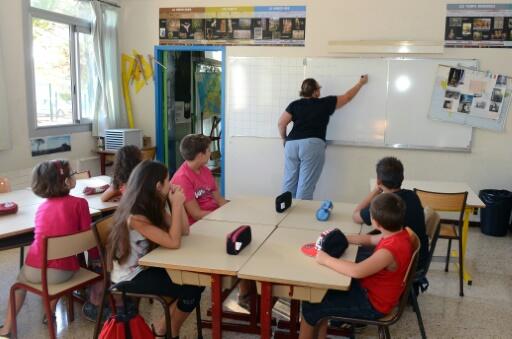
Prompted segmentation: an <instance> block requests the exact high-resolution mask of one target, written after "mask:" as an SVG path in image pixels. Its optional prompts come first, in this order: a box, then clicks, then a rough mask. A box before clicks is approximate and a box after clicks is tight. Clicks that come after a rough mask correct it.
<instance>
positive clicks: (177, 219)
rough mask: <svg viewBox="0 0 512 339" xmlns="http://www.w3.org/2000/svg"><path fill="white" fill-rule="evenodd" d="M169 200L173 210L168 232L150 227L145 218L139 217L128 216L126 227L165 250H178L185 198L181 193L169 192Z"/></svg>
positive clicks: (153, 226)
mask: <svg viewBox="0 0 512 339" xmlns="http://www.w3.org/2000/svg"><path fill="white" fill-rule="evenodd" d="M169 199H170V200H171V208H172V210H173V213H172V215H171V219H172V221H171V227H169V231H167V232H166V231H164V230H162V229H161V228H159V227H156V226H155V225H152V224H151V223H150V222H149V220H148V219H147V218H146V217H144V216H141V215H132V216H130V218H129V219H128V225H129V226H130V227H132V228H133V229H134V230H136V231H138V232H139V233H140V234H142V235H143V236H144V237H145V238H147V239H149V240H151V241H152V242H154V243H156V244H158V245H160V246H163V247H166V248H179V247H180V246H181V234H182V230H183V228H182V227H180V226H181V218H182V211H183V208H182V206H183V201H184V200H185V196H184V195H183V192H175V193H172V192H169ZM173 226H175V227H173ZM176 226H178V227H176Z"/></svg>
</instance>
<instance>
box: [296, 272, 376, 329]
mask: <svg viewBox="0 0 512 339" xmlns="http://www.w3.org/2000/svg"><path fill="white" fill-rule="evenodd" d="M302 315H303V316H304V319H305V320H306V322H307V323H308V324H309V325H311V326H315V325H316V324H317V323H318V322H319V321H320V320H322V319H325V318H327V317H333V316H340V317H352V318H362V319H370V320H373V319H379V318H382V317H383V316H384V314H382V313H380V312H379V311H377V310H375V309H374V308H373V306H372V305H371V304H370V300H368V295H367V293H366V290H365V289H363V288H362V287H361V284H360V283H359V280H357V279H352V286H351V287H350V290H348V291H335V290H328V291H327V293H326V294H325V296H324V298H323V299H322V302H320V303H316V304H313V303H309V302H306V301H304V302H302Z"/></svg>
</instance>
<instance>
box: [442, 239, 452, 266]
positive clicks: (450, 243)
mask: <svg viewBox="0 0 512 339" xmlns="http://www.w3.org/2000/svg"><path fill="white" fill-rule="evenodd" d="M451 250H452V239H448V250H447V251H446V263H445V266H444V271H445V272H448V265H450V252H451Z"/></svg>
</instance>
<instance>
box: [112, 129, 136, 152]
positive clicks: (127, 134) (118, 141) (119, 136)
mask: <svg viewBox="0 0 512 339" xmlns="http://www.w3.org/2000/svg"><path fill="white" fill-rule="evenodd" d="M126 145H135V146H137V147H138V148H142V130H140V129H135V128H119V129H107V130H105V149H106V150H111V151H117V150H118V149H120V148H121V147H123V146H126Z"/></svg>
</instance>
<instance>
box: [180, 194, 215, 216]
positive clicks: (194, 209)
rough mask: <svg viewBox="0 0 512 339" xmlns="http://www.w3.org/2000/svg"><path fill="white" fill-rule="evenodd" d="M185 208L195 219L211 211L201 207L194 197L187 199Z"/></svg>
mask: <svg viewBox="0 0 512 339" xmlns="http://www.w3.org/2000/svg"><path fill="white" fill-rule="evenodd" d="M184 206H185V210H186V211H187V213H188V215H190V216H191V217H192V218H193V219H195V220H200V219H203V217H204V216H205V215H207V214H209V213H210V211H204V210H202V209H201V208H200V207H199V204H198V203H197V200H195V199H192V200H189V201H187V202H186V203H185V204H184Z"/></svg>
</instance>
